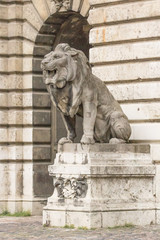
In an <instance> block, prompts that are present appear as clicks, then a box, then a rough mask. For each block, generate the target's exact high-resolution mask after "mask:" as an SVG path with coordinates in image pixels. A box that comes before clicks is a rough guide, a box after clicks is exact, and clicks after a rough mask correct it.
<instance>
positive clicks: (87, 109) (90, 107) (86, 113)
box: [81, 102, 97, 144]
mask: <svg viewBox="0 0 160 240" xmlns="http://www.w3.org/2000/svg"><path fill="white" fill-rule="evenodd" d="M96 115H97V106H96V104H95V103H94V102H84V103H83V136H82V139H81V143H83V144H93V143H95V140H94V138H93V135H94V126H95V120H96Z"/></svg>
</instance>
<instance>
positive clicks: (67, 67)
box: [41, 43, 90, 88]
mask: <svg viewBox="0 0 160 240" xmlns="http://www.w3.org/2000/svg"><path fill="white" fill-rule="evenodd" d="M41 68H42V70H43V80H44V83H45V84H46V85H52V86H53V87H54V88H63V87H65V85H66V83H67V82H71V81H74V80H75V79H76V78H79V77H80V75H83V77H85V75H86V74H87V72H88V70H90V66H89V62H88V59H87V57H86V56H85V54H84V53H83V52H82V51H80V50H76V49H74V48H71V47H70V46H69V45H68V44H67V43H61V44H58V45H57V47H56V48H55V50H54V51H52V52H50V53H49V54H47V55H45V57H44V59H43V61H42V63H41ZM82 73H83V74H82Z"/></svg>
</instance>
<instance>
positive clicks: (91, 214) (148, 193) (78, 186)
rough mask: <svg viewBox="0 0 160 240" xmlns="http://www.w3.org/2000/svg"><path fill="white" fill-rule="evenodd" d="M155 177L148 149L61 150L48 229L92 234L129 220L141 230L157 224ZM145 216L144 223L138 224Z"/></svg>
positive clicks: (101, 147) (47, 217)
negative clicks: (73, 228) (69, 227)
mask: <svg viewBox="0 0 160 240" xmlns="http://www.w3.org/2000/svg"><path fill="white" fill-rule="evenodd" d="M155 173H156V171H155V166H154V165H152V161H151V156H150V147H149V145H138V144H137V145H134V144H120V145H114V144H94V145H87V146H86V145H81V144H64V145H63V146H59V152H58V153H57V155H56V159H55V163H54V165H50V166H49V174H50V175H51V176H52V177H53V179H54V187H55V188H54V193H53V195H52V196H51V197H50V198H48V204H47V206H46V207H45V208H44V211H43V212H44V215H43V223H44V224H48V225H50V226H53V225H57V226H64V225H66V224H69V225H71V224H74V225H75V226H76V227H80V226H86V227H88V228H92V227H96V228H97V227H98V228H100V227H109V226H110V227H114V226H116V225H123V224H125V220H126V219H127V222H130V223H132V224H136V225H137V224H138V225H143V224H149V223H151V222H152V221H153V222H154V223H155V222H156V217H155V216H156V213H155V210H154V209H155V194H154V193H155V191H154V184H153V178H154V176H155ZM71 186H72V187H71ZM77 191H78V193H79V194H78V195H76V193H77ZM85 191H86V192H85ZM102 209H103V211H102ZM57 211H60V212H61V213H62V214H60V215H58V214H57ZM64 212H65V213H66V214H65V216H64V215H63V213H64ZM122 213H123V214H122ZM140 216H141V219H143V221H138V222H137V218H139V217H140ZM75 219H77V220H76V221H75Z"/></svg>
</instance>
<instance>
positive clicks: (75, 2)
mask: <svg viewBox="0 0 160 240" xmlns="http://www.w3.org/2000/svg"><path fill="white" fill-rule="evenodd" d="M80 3H81V0H73V3H72V10H73V11H75V12H78V10H79V8H80Z"/></svg>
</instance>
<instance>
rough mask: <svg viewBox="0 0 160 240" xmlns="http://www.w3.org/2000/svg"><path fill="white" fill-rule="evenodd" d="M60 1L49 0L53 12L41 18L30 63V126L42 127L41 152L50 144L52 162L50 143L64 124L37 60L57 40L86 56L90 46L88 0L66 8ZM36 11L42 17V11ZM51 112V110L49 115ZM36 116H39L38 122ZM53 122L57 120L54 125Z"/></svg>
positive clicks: (62, 133)
mask: <svg viewBox="0 0 160 240" xmlns="http://www.w3.org/2000/svg"><path fill="white" fill-rule="evenodd" d="M58 2H59V1H58ZM62 2H63V3H62V5H61V6H59V7H58V6H56V5H55V3H54V2H53V1H51V2H50V12H52V14H51V15H48V18H46V17H45V18H46V19H45V21H43V24H42V25H41V27H40V28H39V30H38V32H37V36H36V38H35V44H34V49H33V63H32V73H33V74H32V84H33V126H34V124H35V123H36V124H37V123H39V124H38V128H39V131H41V130H42V131H41V134H44V135H45V137H47V136H48V142H47V143H46V142H45V143H44V146H43V144H42V143H41V151H42V152H44V151H45V150H46V146H48V149H49V145H50V144H51V143H52V151H51V152H52V154H51V155H52V157H51V158H52V161H53V160H54V157H55V148H54V146H53V143H55V142H57V140H58V139H60V138H61V137H62V136H64V131H65V129H64V127H63V123H62V120H61V117H60V115H59V114H58V113H57V111H56V110H55V109H54V107H53V106H51V102H50V96H49V94H48V93H47V91H46V87H45V85H44V84H43V80H42V71H41V68H40V63H41V61H42V59H43V57H44V55H45V54H47V53H49V52H50V51H52V50H53V49H54V47H55V46H56V45H57V44H58V43H60V42H67V43H69V44H70V45H71V46H72V47H75V48H77V49H80V50H82V51H84V52H85V54H86V55H87V57H88V56H89V47H90V45H89V30H90V26H89V24H88V22H87V17H88V11H89V4H88V1H78V0H76V1H74V0H73V1H68V2H69V3H70V5H69V7H68V8H66V7H65V6H66V5H65V6H64V3H66V2H67V1H64V0H63V1H62ZM71 2H72V4H71ZM36 3H37V1H33V4H34V6H35V7H36V6H38V5H36ZM46 3H47V4H48V1H46ZM48 6H49V5H48ZM56 8H57V9H58V11H57V9H56ZM73 10H74V11H73ZM38 11H39V9H38V8H37V12H38ZM45 12H47V11H45ZM39 14H40V17H41V18H42V13H39ZM43 18H44V16H43ZM51 108H52V111H51ZM51 112H52V113H53V114H52V115H51ZM38 118H41V121H40V119H38ZM77 120H78V123H80V121H81V120H80V119H77ZM56 123H58V124H57V126H56ZM77 125H79V124H77ZM36 126H37V125H36ZM52 126H55V127H54V128H52V131H51V127H52ZM56 129H58V131H56ZM78 130H79V133H80V134H79V135H81V132H82V130H81V129H80V128H79V129H78ZM57 132H58V134H57ZM33 138H34V136H33ZM79 138H80V136H78V140H79ZM35 139H36V135H35ZM49 141H50V142H49ZM43 149H45V150H43Z"/></svg>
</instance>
